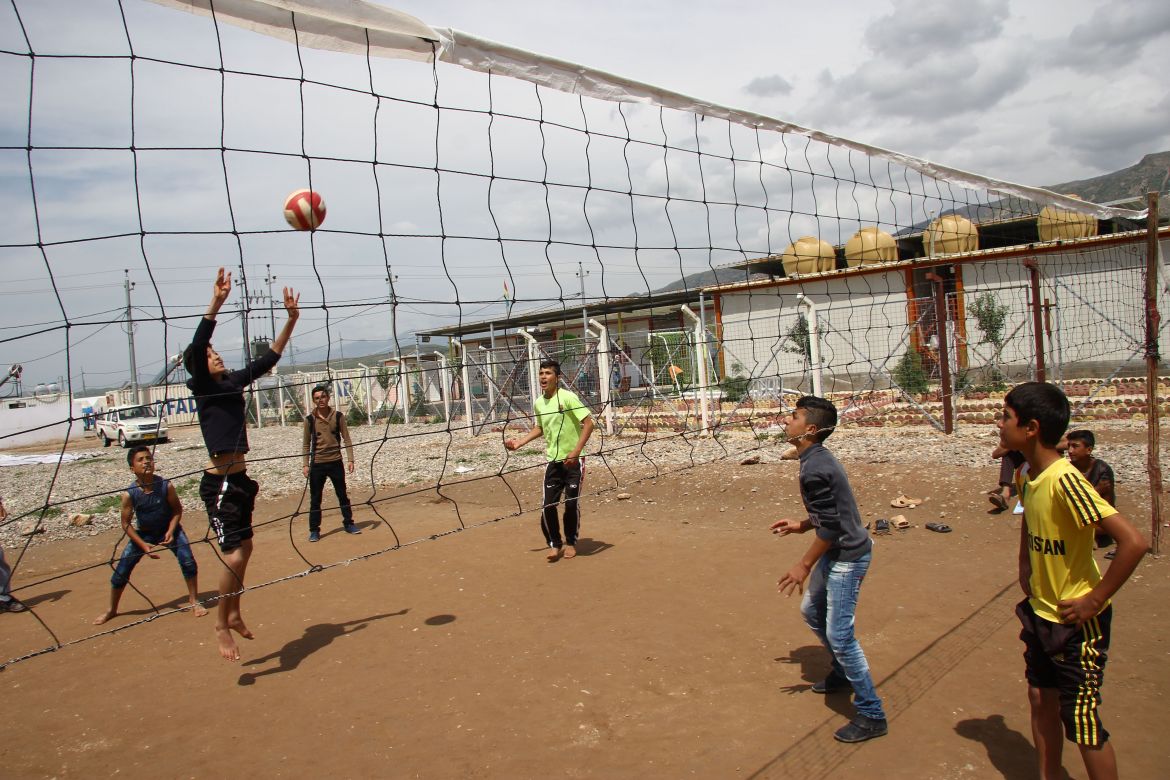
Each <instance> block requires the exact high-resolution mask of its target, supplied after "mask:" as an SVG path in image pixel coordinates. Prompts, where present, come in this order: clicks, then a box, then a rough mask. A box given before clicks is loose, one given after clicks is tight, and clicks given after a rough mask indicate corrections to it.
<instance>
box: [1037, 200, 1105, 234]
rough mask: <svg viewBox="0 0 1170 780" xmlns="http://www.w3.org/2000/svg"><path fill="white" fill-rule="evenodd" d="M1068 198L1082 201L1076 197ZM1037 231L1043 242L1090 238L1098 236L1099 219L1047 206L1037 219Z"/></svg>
mask: <svg viewBox="0 0 1170 780" xmlns="http://www.w3.org/2000/svg"><path fill="white" fill-rule="evenodd" d="M1068 197H1070V198H1076V199H1077V200H1080V198H1079V197H1078V196H1076V195H1069V196H1068ZM1036 229H1037V230H1038V231H1039V232H1040V240H1041V241H1057V240H1059V239H1067V238H1088V237H1090V236H1095V235H1097V218H1096V217H1093V216H1090V215H1089V214H1080V213H1078V212H1076V211H1070V210H1069V209H1062V208H1060V207H1058V206H1045V207H1044V208H1043V209H1041V211H1040V216H1039V217H1037V219H1036Z"/></svg>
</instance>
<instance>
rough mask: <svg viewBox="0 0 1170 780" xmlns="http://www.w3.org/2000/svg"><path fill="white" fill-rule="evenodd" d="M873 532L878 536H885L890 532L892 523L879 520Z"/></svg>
mask: <svg viewBox="0 0 1170 780" xmlns="http://www.w3.org/2000/svg"><path fill="white" fill-rule="evenodd" d="M873 532H874V534H875V535H876V536H885V535H886V534H888V533H889V532H890V521H889V520H878V521H877V522H876V523H874V526H873Z"/></svg>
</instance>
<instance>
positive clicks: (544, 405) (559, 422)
mask: <svg viewBox="0 0 1170 780" xmlns="http://www.w3.org/2000/svg"><path fill="white" fill-rule="evenodd" d="M539 376H540V396H538V397H537V399H536V401H534V402H533V404H532V407H533V411H534V412H535V415H536V425H535V426H534V427H533V428H532V430H531V431H529V432H528V433H526V434H525V435H524V436H522V437H521V438H519V439H508V440H507V441H505V442H504V446H505V447H506V448H508V449H509V450H518V449H520V448H521V447H523V446H524V445H525V444H527V443H528V442H530V441H533V440H535V439H539V438H540V437H541V436H543V437H544V439H545V442H547V445H548V446H547V448H546V450H545V452H546V454H547V455H548V465H547V466H546V467H545V469H544V511H543V512H542V513H541V516H540V530H541V531H542V532H543V533H544V541H545V543H546V544H547V545H548V556H547V557H548V562H549V563H553V562H554V561H556V560H557V559H559V558H560V557H561V553H562V551H563V552H564V556H565V557H566V558H572V557H574V556H575V555H576V554H577V547H576V545H577V534H578V532H579V530H580V522H579V519H578V518H579V515H578V511H577V497H578V496H579V495H581V480H582V478H583V477H584V474H585V471H584V464H583V462H582V458H581V450H583V449H585V445H586V443H588V441H589V437H590V435H592V433H593V417H591V416H590V414H589V407H588V406H586V405H585V404H584V403H583V402H582V401H581V399H580V398H578V397H577V394H576V393H574V392H573V391H572V390H566V389H565V388H563V387H561V384H560V383H561V364H560V363H558V362H557V361H555V360H545V361H542V362H541V364H540V375H539ZM562 493H563V494H564V496H565V534H564V537H563V539H562V537H561V528H560V520H559V519H558V518H557V505H558V504H560V502H561V494H562Z"/></svg>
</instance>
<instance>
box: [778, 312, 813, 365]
mask: <svg viewBox="0 0 1170 780" xmlns="http://www.w3.org/2000/svg"><path fill="white" fill-rule="evenodd" d="M782 344H783V346H781V347H780V348H781V349H782V350H784V351H785V352H792V353H795V354H797V355H804V359H805V360H812V341H811V340H810V339H809V332H808V317H806V316H804V312H801V313H800V314H798V315H796V322H794V323H792V327H790V328H789V329H788V332H787V333H785V334H784V340H783V342H782Z"/></svg>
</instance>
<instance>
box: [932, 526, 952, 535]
mask: <svg viewBox="0 0 1170 780" xmlns="http://www.w3.org/2000/svg"><path fill="white" fill-rule="evenodd" d="M926 527H927V529H929V530H931V531H934V532H935V533H939V534H949V533H950V532H951V527H950V526H949V525H947V524H946V523H927V524H926Z"/></svg>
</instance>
